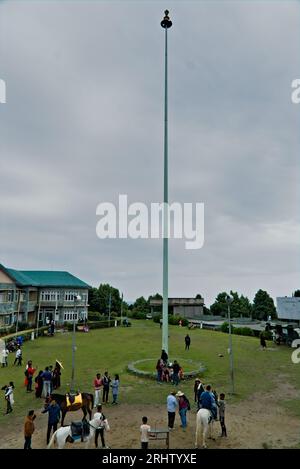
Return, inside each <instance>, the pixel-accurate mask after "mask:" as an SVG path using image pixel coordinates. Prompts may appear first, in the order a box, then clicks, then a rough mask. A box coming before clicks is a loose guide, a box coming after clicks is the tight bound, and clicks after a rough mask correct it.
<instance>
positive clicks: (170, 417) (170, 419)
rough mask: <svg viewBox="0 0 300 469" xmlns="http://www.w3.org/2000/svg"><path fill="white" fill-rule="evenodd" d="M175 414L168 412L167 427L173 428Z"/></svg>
mask: <svg viewBox="0 0 300 469" xmlns="http://www.w3.org/2000/svg"><path fill="white" fill-rule="evenodd" d="M174 422H175V412H168V427H169V428H174Z"/></svg>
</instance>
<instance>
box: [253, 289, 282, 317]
mask: <svg viewBox="0 0 300 469" xmlns="http://www.w3.org/2000/svg"><path fill="white" fill-rule="evenodd" d="M268 316H271V318H272V319H275V318H277V314H276V308H275V306H274V301H273V298H271V297H270V295H269V294H268V293H267V292H266V291H264V290H258V292H257V293H256V295H255V297H254V301H253V318H254V319H260V320H265V321H266V320H267V319H268Z"/></svg>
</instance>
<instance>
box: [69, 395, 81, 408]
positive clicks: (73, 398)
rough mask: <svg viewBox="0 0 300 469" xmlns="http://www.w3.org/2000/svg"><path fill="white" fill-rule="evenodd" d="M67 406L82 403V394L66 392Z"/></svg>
mask: <svg viewBox="0 0 300 469" xmlns="http://www.w3.org/2000/svg"><path fill="white" fill-rule="evenodd" d="M66 401H67V407H70V406H71V405H75V404H79V405H81V404H82V395H81V394H66Z"/></svg>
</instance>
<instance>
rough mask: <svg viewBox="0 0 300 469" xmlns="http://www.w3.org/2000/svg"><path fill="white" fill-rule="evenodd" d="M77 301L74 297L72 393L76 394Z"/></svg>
mask: <svg viewBox="0 0 300 469" xmlns="http://www.w3.org/2000/svg"><path fill="white" fill-rule="evenodd" d="M76 300H77V298H76V297H74V312H73V334H72V377H71V389H70V391H71V393H75V350H76V345H75V334H76V329H75V313H76Z"/></svg>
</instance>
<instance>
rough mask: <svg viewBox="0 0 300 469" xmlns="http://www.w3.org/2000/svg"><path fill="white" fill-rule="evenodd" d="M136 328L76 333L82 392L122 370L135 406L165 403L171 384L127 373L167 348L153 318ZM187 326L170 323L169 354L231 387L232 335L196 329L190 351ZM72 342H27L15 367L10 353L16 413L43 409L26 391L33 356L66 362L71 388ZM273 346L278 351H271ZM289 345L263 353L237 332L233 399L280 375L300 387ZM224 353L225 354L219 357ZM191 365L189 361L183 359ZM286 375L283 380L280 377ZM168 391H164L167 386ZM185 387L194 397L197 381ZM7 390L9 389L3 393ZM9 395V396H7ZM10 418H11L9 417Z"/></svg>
mask: <svg viewBox="0 0 300 469" xmlns="http://www.w3.org/2000/svg"><path fill="white" fill-rule="evenodd" d="M132 323H133V325H132V327H130V328H120V327H119V328H111V329H98V330H91V331H90V332H89V333H87V334H85V333H81V332H78V333H76V345H77V351H76V363H75V365H76V371H75V380H76V385H77V387H78V388H79V389H80V390H81V391H90V392H92V391H93V385H92V383H93V379H94V376H95V374H96V372H100V373H101V374H102V373H103V372H104V371H105V370H106V369H107V370H108V371H109V373H110V375H111V376H113V374H114V373H119V374H120V380H121V386H120V395H119V397H120V402H127V403H129V404H150V403H161V404H162V403H165V396H166V392H167V390H168V389H169V388H170V387H171V385H170V384H163V385H159V384H157V383H156V382H155V381H153V380H149V379H145V380H143V379H141V378H138V377H136V376H134V375H131V374H129V373H128V372H127V371H126V366H127V364H128V363H129V362H132V361H135V360H139V359H147V358H153V364H154V365H153V366H155V363H156V360H157V358H158V357H159V356H160V352H161V330H160V328H159V325H158V324H155V323H153V322H152V321H132ZM186 333H187V329H186V328H180V327H179V326H170V329H169V335H170V345H169V357H170V359H171V360H174V359H177V360H178V361H179V363H180V361H181V359H184V360H186V359H189V360H193V361H195V362H196V363H202V364H203V365H204V366H205V367H206V371H205V372H204V373H203V378H204V382H206V383H208V382H209V383H211V384H212V385H213V386H214V387H215V388H216V390H217V391H218V392H222V391H223V392H225V393H227V392H228V391H229V357H228V354H227V348H228V335H227V334H224V333H221V332H213V331H208V330H200V329H198V330H191V331H189V334H190V336H191V340H192V343H191V348H190V350H189V351H185V350H184V336H185V335H186ZM71 342H72V334H71V333H65V334H60V333H57V334H56V335H55V336H54V337H44V338H40V339H38V340H35V341H33V342H31V341H30V342H26V343H25V344H24V347H23V357H24V360H23V364H24V366H23V367H22V368H20V367H13V366H12V363H13V361H14V354H10V355H9V366H8V367H7V368H1V369H0V376H1V378H0V384H1V387H2V386H3V385H4V384H6V383H8V381H11V380H12V381H14V383H15V387H16V389H15V393H14V396H15V406H14V412H13V414H14V415H16V416H17V415H18V416H22V417H23V416H24V415H26V412H27V411H28V409H30V408H34V409H36V408H41V406H42V401H41V400H38V399H36V398H35V396H34V393H31V394H28V393H26V389H25V387H24V385H23V383H24V369H25V364H26V362H27V360H29V359H31V360H32V361H33V364H34V366H38V368H39V369H42V368H44V367H45V366H47V365H50V364H53V365H54V363H55V360H56V359H58V360H60V361H61V362H62V363H63V365H64V370H62V388H61V391H62V392H65V391H66V390H68V387H69V383H70V377H71ZM271 349H273V350H271ZM292 350H293V349H290V348H287V347H283V346H281V347H279V348H276V347H275V345H274V344H273V343H271V342H268V350H267V351H261V350H260V347H259V340H258V339H257V338H252V337H242V336H233V351H234V367H235V386H236V393H237V394H236V395H235V396H234V397H231V398H230V399H231V401H232V402H233V401H236V400H239V399H245V398H247V396H249V395H250V394H253V393H254V392H256V391H262V392H264V391H270V390H272V389H273V387H274V386H276V382H277V381H278V379H280V381H281V382H282V381H286V382H288V383H289V384H291V385H293V386H295V387H296V388H299V386H300V364H298V365H296V364H293V363H292V361H291V353H292ZM219 354H223V355H224V356H223V357H219ZM183 363H185V364H186V362H184V361H183ZM279 377H280V378H279ZM163 387H164V388H165V390H166V392H162V388H163ZM179 389H182V390H184V392H185V393H186V394H187V396H188V397H190V398H192V393H193V381H189V382H183V383H181V384H180V386H179ZM2 392H3V391H2ZM3 396H4V394H3ZM278 404H279V405H283V406H285V407H286V408H287V409H289V411H291V412H293V414H296V415H299V416H300V403H299V401H297V400H290V401H286V400H284V398H283V399H282V401H280V402H279V403H278ZM5 408H6V407H5V401H4V398H3V399H2V406H1V415H0V425H1V424H3V422H4V420H5V417H4V416H3V412H4V410H5ZM6 418H7V417H6Z"/></svg>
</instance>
